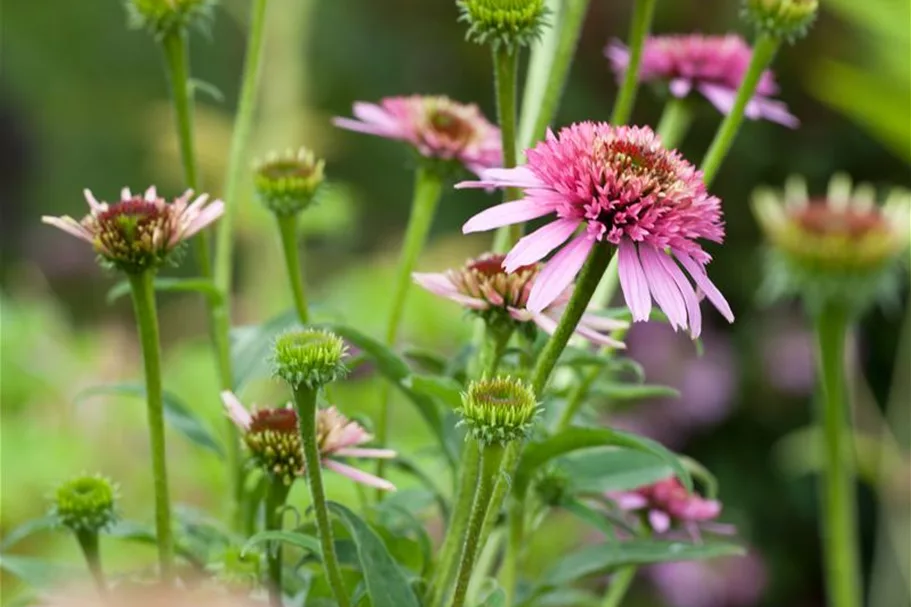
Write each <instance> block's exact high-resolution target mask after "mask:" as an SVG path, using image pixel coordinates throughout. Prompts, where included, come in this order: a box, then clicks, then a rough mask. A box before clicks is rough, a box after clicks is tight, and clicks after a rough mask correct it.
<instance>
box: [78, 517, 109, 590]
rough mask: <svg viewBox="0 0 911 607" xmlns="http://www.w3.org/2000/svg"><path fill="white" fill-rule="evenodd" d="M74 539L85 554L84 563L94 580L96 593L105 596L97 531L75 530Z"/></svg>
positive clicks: (105, 588) (106, 587)
mask: <svg viewBox="0 0 911 607" xmlns="http://www.w3.org/2000/svg"><path fill="white" fill-rule="evenodd" d="M76 541H78V542H79V547H80V548H81V549H82V554H83V556H85V563H86V565H88V568H89V573H91V574H92V579H93V580H94V581H95V587H96V588H97V589H98V594H99V595H100V596H101V597H102V598H105V597H106V596H107V594H108V584H107V582H106V581H105V579H104V570H103V569H102V568H101V555H100V551H99V549H98V532H97V531H77V532H76Z"/></svg>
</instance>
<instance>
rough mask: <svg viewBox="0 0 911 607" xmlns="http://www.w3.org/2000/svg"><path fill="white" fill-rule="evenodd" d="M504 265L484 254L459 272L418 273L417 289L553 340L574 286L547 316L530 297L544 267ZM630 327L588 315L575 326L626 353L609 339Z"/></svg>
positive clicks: (594, 340)
mask: <svg viewBox="0 0 911 607" xmlns="http://www.w3.org/2000/svg"><path fill="white" fill-rule="evenodd" d="M505 259H506V256H505V255H502V254H497V253H485V254H484V255H481V256H480V257H478V258H475V259H469V260H468V261H467V262H466V263H465V265H464V266H462V267H461V268H458V269H454V270H447V271H446V272H441V273H426V274H425V273H420V272H415V273H414V274H412V276H413V277H414V281H415V282H416V283H417V284H419V285H420V286H422V287H423V288H425V289H427V290H428V291H430V292H431V293H433V294H434V295H439V296H441V297H446V298H447V299H451V300H452V301H454V302H456V303H458V304H461V305H462V306H464V307H465V308H467V309H468V310H469V311H471V312H472V313H474V314H476V315H478V316H480V317H481V318H483V319H484V320H485V322H488V323H491V322H493V323H500V322H511V323H515V324H524V323H528V322H533V323H534V324H535V325H537V326H538V327H539V328H541V329H542V330H544V331H545V332H546V333H548V334H552V333H553V332H554V330H555V329H556V327H557V324H558V323H559V321H560V317H561V316H563V310H564V309H565V308H566V304H567V303H568V302H569V298H570V295H571V294H572V285H570V286H568V287H567V288H566V289H564V291H563V293H561V294H560V296H559V297H557V299H555V300H554V301H553V302H551V304H550V305H548V306H547V307H546V308H545V309H544V310H542V311H541V312H532V311H530V310H529V309H528V296H529V294H530V293H531V290H532V286H533V285H534V282H535V279H537V277H538V274H539V273H540V272H541V264H539V263H533V264H531V265H528V266H522V267H519V268H516V269H514V270H513V271H512V272H507V271H506V270H505V269H504V268H503V262H504V261H505ZM628 326H629V324H628V323H627V322H625V321H622V320H615V319H612V318H605V317H603V316H598V315H596V314H592V313H585V314H583V316H582V320H580V321H579V324H578V325H577V326H576V335H578V336H579V337H584V338H585V339H587V340H589V341H591V342H592V343H595V344H598V345H602V346H610V347H614V348H623V347H624V346H623V343H622V342H619V341H617V340H615V339H612V338H611V337H610V336H609V335H608V333H609V332H611V331H616V330H618V329H625V328H627V327H628Z"/></svg>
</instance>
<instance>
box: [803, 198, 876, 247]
mask: <svg viewBox="0 0 911 607" xmlns="http://www.w3.org/2000/svg"><path fill="white" fill-rule="evenodd" d="M793 218H794V220H795V221H796V222H797V223H798V224H799V225H800V226H801V227H802V228H803V229H804V230H806V231H808V232H811V233H813V234H816V235H819V236H846V237H848V238H852V239H855V238H864V237H867V236H869V235H882V234H884V233H888V231H889V225H888V223H887V222H886V219H885V217H883V215H882V213H881V212H880V211H879V209H877V208H875V207H874V208H870V209H868V210H858V209H857V208H856V207H852V206H849V207H848V208H845V209H835V208H833V207H832V206H831V205H829V204H827V202H826V201H825V200H812V201H810V203H809V204H807V206H806V207H804V208H802V209H799V210H797V211H795V213H794V214H793Z"/></svg>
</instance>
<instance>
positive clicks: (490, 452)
mask: <svg viewBox="0 0 911 607" xmlns="http://www.w3.org/2000/svg"><path fill="white" fill-rule="evenodd" d="M503 453H504V448H503V447H502V446H501V445H498V444H492V445H487V446H486V447H482V449H481V475H480V478H479V479H478V487H477V490H476V491H475V495H474V504H473V505H472V508H471V518H470V519H469V521H468V530H467V531H466V533H465V542H464V544H463V545H462V558H461V560H460V561H459V572H458V575H457V576H456V587H455V591H454V592H453V595H452V602H451V603H450V607H462V606H463V605H464V604H465V596H466V594H467V593H468V584H469V582H470V581H471V574H472V573H473V572H474V563H475V559H476V558H477V555H478V550H479V549H480V545H479V540H480V537H481V530H482V529H483V526H484V519H485V518H486V517H487V508H488V507H489V505H490V497H491V493H492V491H493V487H494V484H495V483H496V482H497V478H498V477H499V475H500V464H501V463H502V461H503Z"/></svg>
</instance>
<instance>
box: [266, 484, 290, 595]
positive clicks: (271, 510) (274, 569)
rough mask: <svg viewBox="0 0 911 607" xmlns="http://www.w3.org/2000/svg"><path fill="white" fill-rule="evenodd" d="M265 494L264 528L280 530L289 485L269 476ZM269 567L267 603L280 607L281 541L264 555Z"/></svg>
mask: <svg viewBox="0 0 911 607" xmlns="http://www.w3.org/2000/svg"><path fill="white" fill-rule="evenodd" d="M268 483H269V488H268V489H267V491H268V493H267V495H266V529H267V530H269V531H281V529H282V509H283V508H284V506H285V500H286V499H287V498H288V490H289V489H290V487H289V486H287V485H285V483H284V482H282V479H280V478H270V479H269V481H268ZM266 560H267V562H268V567H269V604H270V605H271V606H272V607H282V605H283V599H282V542H273V543H272V545H271V546H270V547H269V552H268V554H267V555H266Z"/></svg>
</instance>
